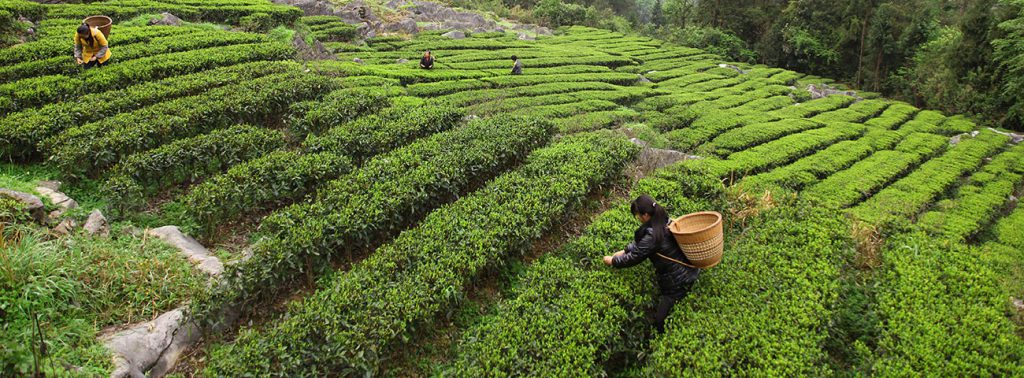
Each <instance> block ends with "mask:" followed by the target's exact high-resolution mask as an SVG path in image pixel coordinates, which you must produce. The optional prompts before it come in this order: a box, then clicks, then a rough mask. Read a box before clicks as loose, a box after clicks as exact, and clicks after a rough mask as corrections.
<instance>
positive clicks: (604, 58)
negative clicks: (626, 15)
mask: <svg viewBox="0 0 1024 378" xmlns="http://www.w3.org/2000/svg"><path fill="white" fill-rule="evenodd" d="M519 61H520V62H522V64H523V67H524V68H523V72H524V73H526V72H529V71H530V68H531V67H532V68H544V67H558V66H578V65H587V66H605V67H610V68H615V67H618V66H625V65H629V64H633V60H632V59H630V58H627V57H623V56H614V55H587V56H577V57H568V58H567V57H548V58H533V59H524V58H521V57H520V58H519ZM445 65H447V66H448V67H450V68H452V69H456V70H487V69H495V68H508V69H509V70H511V69H512V59H511V57H506V58H504V59H501V60H481V61H475V62H465V63H445Z"/></svg>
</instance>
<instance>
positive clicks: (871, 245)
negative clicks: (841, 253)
mask: <svg viewBox="0 0 1024 378" xmlns="http://www.w3.org/2000/svg"><path fill="white" fill-rule="evenodd" d="M850 236H851V237H852V238H853V241H854V243H855V244H856V247H857V254H856V255H855V256H854V259H853V264H854V266H856V267H857V268H859V269H876V268H878V267H880V266H881V265H882V247H883V246H884V245H885V239H884V238H883V237H882V232H881V230H880V229H879V228H878V226H875V225H873V224H870V223H867V222H861V221H856V220H855V221H853V223H852V227H850Z"/></svg>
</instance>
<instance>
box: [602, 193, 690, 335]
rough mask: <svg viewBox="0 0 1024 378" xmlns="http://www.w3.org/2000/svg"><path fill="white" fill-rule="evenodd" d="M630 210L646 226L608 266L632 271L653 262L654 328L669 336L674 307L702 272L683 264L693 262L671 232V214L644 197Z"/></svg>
mask: <svg viewBox="0 0 1024 378" xmlns="http://www.w3.org/2000/svg"><path fill="white" fill-rule="evenodd" d="M629 208H630V211H631V212H632V213H633V216H634V217H636V219H637V220H639V221H640V222H642V223H643V224H642V225H641V226H640V228H638V229H637V230H636V232H634V233H633V242H631V243H629V245H627V246H626V249H625V250H622V251H618V252H615V254H613V255H611V256H605V257H604V263H605V265H609V266H613V267H616V268H628V267H631V266H635V265H637V264H639V263H641V262H643V261H644V260H648V259H649V260H651V265H653V266H654V274H655V277H656V279H657V282H658V302H657V304H656V306H657V307H655V308H654V326H655V328H657V330H658V332H665V319H666V318H668V314H669V313H670V312H671V311H672V306H674V305H675V304H676V302H677V301H679V300H681V299H683V297H685V296H686V294H687V293H689V292H690V287H691V286H693V283H694V282H696V281H697V277H698V276H700V269H698V268H691V267H688V266H686V265H683V264H681V263H685V264H689V263H690V260H688V259H687V258H686V256H685V255H683V251H682V250H680V249H679V245H678V244H676V241H675V239H674V238H673V236H672V234H671V232H670V231H669V230H668V213H667V212H666V211H665V208H664V207H662V206H661V205H658V203H657V202H655V201H654V198H651V197H650V196H647V195H643V196H640V197H638V198H637V199H636V200H634V201H633V203H632V204H630V207H629Z"/></svg>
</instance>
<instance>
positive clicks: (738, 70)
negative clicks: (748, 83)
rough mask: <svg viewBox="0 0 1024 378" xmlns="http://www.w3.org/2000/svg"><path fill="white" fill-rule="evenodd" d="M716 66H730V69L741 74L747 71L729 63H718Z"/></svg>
mask: <svg viewBox="0 0 1024 378" xmlns="http://www.w3.org/2000/svg"><path fill="white" fill-rule="evenodd" d="M718 67H721V68H731V69H733V70H735V71H736V72H739V73H740V74H741V75H742V74H745V73H747V71H744V70H743V69H742V68H739V67H737V66H734V65H731V64H725V63H719V64H718Z"/></svg>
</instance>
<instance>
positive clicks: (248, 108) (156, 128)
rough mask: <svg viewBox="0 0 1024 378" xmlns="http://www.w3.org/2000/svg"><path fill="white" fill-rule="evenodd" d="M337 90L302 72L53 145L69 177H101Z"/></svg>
mask: <svg viewBox="0 0 1024 378" xmlns="http://www.w3.org/2000/svg"><path fill="white" fill-rule="evenodd" d="M336 87H337V83H335V82H333V81H330V80H329V79H327V78H324V77H320V76H318V75H313V74H306V73H302V72H292V73H284V74H276V75H270V76H264V77H261V78H257V79H254V80H251V81H247V82H244V83H239V84H235V85H229V86H225V87H221V88H217V89H214V90H211V91H208V92H206V93H203V94H200V95H196V96H190V97H180V98H177V99H174V100H172V101H167V102H162V103H160V104H157V105H154V106H151V107H147V108H143V109H139V110H136V111H134V112H131V113H121V114H118V115H116V116H113V117H109V118H105V119H103V120H102V121H100V122H95V123H90V124H86V125H83V126H79V127H76V128H72V129H69V130H67V131H66V132H64V133H63V134H60V135H58V136H56V137H55V138H53V139H52V140H51V141H49V142H47V145H48V146H50V150H51V151H53V158H52V159H53V160H54V161H55V163H56V164H57V165H58V166H59V167H61V169H62V170H64V171H65V172H67V173H69V174H83V173H91V172H96V171H97V170H100V169H103V168H106V167H109V166H110V165H113V164H115V163H117V162H118V161H120V160H121V158H122V157H124V156H127V155H130V154H132V153H135V152H139V151H144V150H147V149H151V148H156V147H158V146H160V145H162V144H164V143H169V142H171V141H174V140H177V139H182V138H188V137H191V136H195V135H199V134H202V133H204V132H208V131H211V130H216V129H219V128H223V127H227V126H230V125H231V124H234V123H241V122H249V123H262V122H265V121H267V120H268V119H273V118H274V117H278V114H280V113H282V112H283V111H284V110H285V109H287V105H288V104H289V103H291V102H293V101H296V100H299V101H301V100H303V99H310V98H316V97H319V96H320V95H322V94H323V93H325V92H327V91H330V90H331V89H334V88H336Z"/></svg>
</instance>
